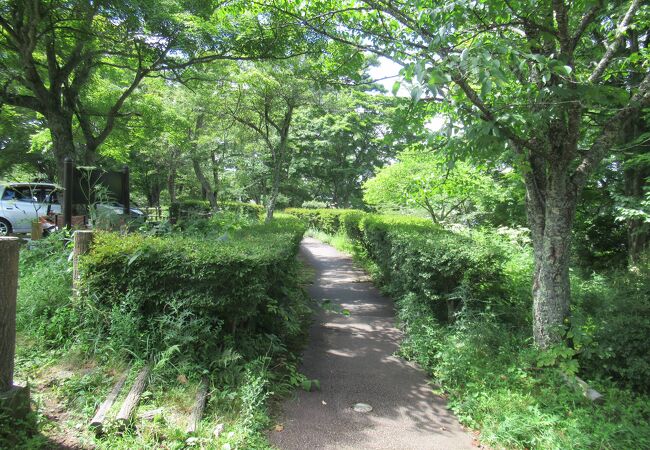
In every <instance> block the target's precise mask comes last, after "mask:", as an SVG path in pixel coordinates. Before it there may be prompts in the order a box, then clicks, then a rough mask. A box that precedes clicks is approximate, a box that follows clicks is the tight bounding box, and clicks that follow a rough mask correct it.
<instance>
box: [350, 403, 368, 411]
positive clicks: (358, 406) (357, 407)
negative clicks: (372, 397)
mask: <svg viewBox="0 0 650 450" xmlns="http://www.w3.org/2000/svg"><path fill="white" fill-rule="evenodd" d="M352 409H354V410H355V411H356V412H360V413H369V412H370V411H372V406H370V405H369V404H367V403H357V404H356V405H354V407H353V408H352Z"/></svg>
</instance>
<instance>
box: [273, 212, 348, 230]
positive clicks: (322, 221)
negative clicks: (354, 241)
mask: <svg viewBox="0 0 650 450" xmlns="http://www.w3.org/2000/svg"><path fill="white" fill-rule="evenodd" d="M284 211H285V213H287V214H291V215H292V216H295V217H297V218H299V219H300V220H302V221H303V222H304V223H305V224H306V225H307V226H308V227H309V228H313V229H315V230H319V231H322V232H324V233H328V234H336V233H338V232H339V230H340V228H341V225H342V222H341V220H342V217H343V216H344V215H346V214H349V213H353V212H354V213H358V212H360V211H357V210H354V209H327V208H326V209H307V208H287V209H285V210H284Z"/></svg>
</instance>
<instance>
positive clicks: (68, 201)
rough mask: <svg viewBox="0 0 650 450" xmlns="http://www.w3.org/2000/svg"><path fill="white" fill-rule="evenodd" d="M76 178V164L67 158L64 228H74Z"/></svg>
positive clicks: (64, 180)
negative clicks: (74, 178)
mask: <svg viewBox="0 0 650 450" xmlns="http://www.w3.org/2000/svg"><path fill="white" fill-rule="evenodd" d="M73 177H74V163H73V162H72V158H70V157H69V156H66V158H65V160H64V161H63V226H64V227H65V228H68V229H70V228H71V227H72V195H73V194H72V190H73V187H72V186H73V179H72V178H73Z"/></svg>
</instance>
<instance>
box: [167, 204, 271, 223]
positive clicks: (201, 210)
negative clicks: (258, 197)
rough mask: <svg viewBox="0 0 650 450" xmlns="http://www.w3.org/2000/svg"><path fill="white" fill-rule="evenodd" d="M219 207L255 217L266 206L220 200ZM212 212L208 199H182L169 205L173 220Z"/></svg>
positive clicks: (208, 215)
mask: <svg viewBox="0 0 650 450" xmlns="http://www.w3.org/2000/svg"><path fill="white" fill-rule="evenodd" d="M217 207H218V208H219V210H220V211H229V212H237V213H239V214H242V215H244V216H246V217H250V218H253V219H256V218H258V217H260V215H262V214H263V213H264V207H263V206H261V205H256V204H254V203H243V202H219V203H218V204H217ZM212 213H213V210H212V208H211V207H210V202H208V201H206V200H181V201H177V202H174V203H172V204H171V206H170V207H169V219H170V220H171V221H172V222H174V221H178V220H179V219H195V218H201V217H210V216H211V215H212Z"/></svg>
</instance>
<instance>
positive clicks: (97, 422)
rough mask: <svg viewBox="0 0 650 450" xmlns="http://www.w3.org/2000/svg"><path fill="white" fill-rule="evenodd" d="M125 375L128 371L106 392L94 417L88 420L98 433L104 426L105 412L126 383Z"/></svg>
mask: <svg viewBox="0 0 650 450" xmlns="http://www.w3.org/2000/svg"><path fill="white" fill-rule="evenodd" d="M127 376H128V371H126V372H124V374H123V375H122V376H121V377H120V378H119V379H118V380H117V383H115V385H114V386H113V389H112V390H111V392H109V393H108V397H106V400H104V401H103V402H102V404H101V405H99V409H98V410H97V412H96V413H95V417H93V418H92V420H91V421H90V427H91V428H95V429H96V431H97V432H98V433H101V432H102V427H103V426H104V420H105V419H106V414H107V413H108V411H109V410H110V409H111V406H113V403H115V400H116V399H117V396H118V395H120V391H121V390H122V387H123V386H124V383H126V377H127Z"/></svg>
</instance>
